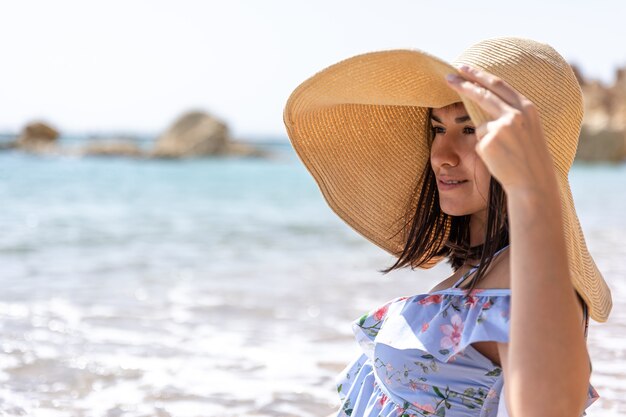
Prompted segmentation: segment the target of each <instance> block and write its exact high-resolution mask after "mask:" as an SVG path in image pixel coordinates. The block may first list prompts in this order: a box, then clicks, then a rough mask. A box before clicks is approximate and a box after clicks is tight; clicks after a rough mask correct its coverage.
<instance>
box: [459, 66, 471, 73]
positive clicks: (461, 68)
mask: <svg viewBox="0 0 626 417" xmlns="http://www.w3.org/2000/svg"><path fill="white" fill-rule="evenodd" d="M459 69H460V70H461V71H463V72H471V71H472V69H471V68H470V67H469V66H467V65H465V64H463V65H461V66H460V67H459Z"/></svg>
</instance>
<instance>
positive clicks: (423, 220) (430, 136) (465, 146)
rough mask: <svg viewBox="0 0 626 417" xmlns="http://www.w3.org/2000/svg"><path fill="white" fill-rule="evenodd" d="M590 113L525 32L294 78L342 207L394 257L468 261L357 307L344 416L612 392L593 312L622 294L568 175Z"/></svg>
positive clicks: (485, 409)
mask: <svg viewBox="0 0 626 417" xmlns="http://www.w3.org/2000/svg"><path fill="white" fill-rule="evenodd" d="M581 122H582V96H581V91H580V86H579V85H578V82H577V81H576V78H575V76H574V74H573V71H572V69H571V68H570V67H569V65H568V64H567V63H566V62H565V60H564V59H563V58H562V57H561V56H560V55H559V54H558V53H557V52H556V51H555V50H554V49H553V48H551V47H550V46H548V45H545V44H542V43H539V42H535V41H531V40H527V39H518V38H499V39H490V40H487V41H483V42H480V43H478V44H476V45H473V46H472V47H470V48H469V49H468V50H466V51H465V52H464V54H463V55H461V56H460V57H459V58H458V59H457V60H456V61H455V63H454V64H453V65H450V64H448V63H446V62H444V61H441V60H439V59H437V58H435V57H432V56H430V55H428V54H426V53H424V52H421V51H404V50H398V51H383V52H375V53H370V54H365V55H361V56H357V57H353V58H350V59H348V60H345V61H342V62H340V63H338V64H335V65H334V66H331V67H329V68H327V69H325V70H324V71H322V72H320V73H318V74H316V75H315V76H314V77H312V78H310V79H309V80H307V81H305V82H304V83H303V84H302V85H300V86H299V87H298V88H297V89H296V90H295V91H294V93H293V94H292V95H291V97H290V99H289V101H288V103H287V106H286V108H285V124H286V126H287V130H288V133H289V137H290V139H291V141H292V144H293V146H294V148H295V149H296V151H297V153H298V155H299V156H300V158H301V160H302V161H303V162H304V164H305V165H306V166H307V168H308V169H309V170H310V172H311V173H312V175H313V176H314V178H315V179H316V181H317V182H318V185H319V186H320V189H321V190H322V193H323V194H324V196H325V198H326V200H327V202H328V203H329V205H330V206H331V208H332V209H333V210H335V212H337V214H338V215H339V216H340V217H341V218H342V219H344V220H345V221H346V222H347V223H348V224H349V225H350V226H352V227H353V228H354V229H355V230H357V231H358V232H359V233H361V234H362V235H363V236H365V237H366V238H368V239H369V240H371V241H372V242H373V243H375V244H377V245H378V246H380V247H382V248H384V249H385V250H387V251H388V252H390V253H391V254H393V255H394V256H396V257H397V258H398V260H397V261H396V263H395V264H394V265H393V266H392V267H390V268H388V269H387V270H386V271H385V272H387V271H390V270H392V269H396V268H400V267H407V266H409V267H411V268H414V267H422V268H428V267H431V266H433V265H435V264H436V263H437V262H439V261H440V260H442V259H447V260H448V261H449V262H450V263H451V265H452V267H453V269H454V271H455V272H454V274H453V275H452V276H451V277H449V278H447V279H445V280H443V281H442V282H441V283H440V284H438V285H437V286H436V287H435V288H434V289H433V290H431V291H430V292H429V293H426V294H417V295H412V296H408V297H401V298H398V299H395V300H391V301H389V302H388V303H386V304H384V305H383V306H381V307H379V308H376V309H373V310H372V312H371V313H369V314H366V315H364V316H363V317H361V318H360V319H358V320H356V321H355V322H354V323H353V328H354V331H355V335H356V337H357V340H358V342H359V344H360V346H361V347H362V349H363V353H362V354H361V355H360V356H358V357H357V358H355V359H354V361H353V362H352V363H350V364H349V365H348V366H347V368H346V369H345V371H344V372H342V373H341V374H340V375H339V377H338V392H339V396H340V398H341V401H342V404H341V408H340V410H339V415H340V416H345V415H351V416H352V417H354V416H379V415H382V416H414V415H415V416H422V415H424V416H427V415H440V416H443V415H447V416H448V417H456V416H505V415H510V416H514V417H517V416H524V417H528V416H548V415H562V416H580V415H584V409H585V408H587V407H588V406H589V405H590V404H591V403H592V402H593V401H594V400H596V399H597V398H598V395H597V393H596V392H595V390H594V389H593V387H592V386H591V385H590V384H589V378H590V372H591V362H590V360H589V357H588V353H587V349H586V330H587V320H588V315H590V316H591V317H592V318H594V319H595V320H597V321H600V322H602V321H606V319H607V317H608V314H609V312H610V309H611V296H610V291H609V288H608V287H607V285H606V283H605V282H604V280H603V278H602V276H601V274H600V273H599V271H598V270H597V268H596V266H595V264H594V262H593V259H592V258H591V257H590V255H589V253H588V250H587V248H586V245H585V241H584V237H583V235H582V231H581V229H580V226H579V223H578V219H577V217H576V213H575V209H574V206H573V201H572V197H571V192H570V188H569V184H568V180H567V173H568V171H569V169H570V167H571V164H572V162H573V159H574V155H575V152H576V145H577V141H578V134H579V132H580V126H581ZM468 278H469V281H470V282H469V284H467V280H468Z"/></svg>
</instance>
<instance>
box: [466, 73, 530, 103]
mask: <svg viewBox="0 0 626 417" xmlns="http://www.w3.org/2000/svg"><path fill="white" fill-rule="evenodd" d="M459 71H460V72H461V74H462V75H463V77H464V78H465V79H467V80H469V81H473V82H475V83H477V84H479V85H481V86H483V87H485V88H487V89H488V90H491V91H492V92H493V93H495V94H496V95H498V96H500V98H502V99H503V100H504V101H505V102H506V103H507V104H509V105H510V106H511V107H514V108H516V109H521V108H522V102H523V99H524V98H525V97H524V96H522V95H521V94H520V93H519V92H518V91H517V90H515V89H514V88H513V87H511V86H510V85H509V84H508V83H507V82H506V81H504V80H503V79H502V78H500V77H498V76H496V75H493V74H491V73H488V72H485V71H481V70H479V69H477V68H472V67H470V66H467V65H462V66H461V67H459Z"/></svg>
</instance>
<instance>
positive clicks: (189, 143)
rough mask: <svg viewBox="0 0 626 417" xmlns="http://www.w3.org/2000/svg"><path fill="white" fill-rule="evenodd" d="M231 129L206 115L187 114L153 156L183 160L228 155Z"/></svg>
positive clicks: (166, 134) (164, 135)
mask: <svg viewBox="0 0 626 417" xmlns="http://www.w3.org/2000/svg"><path fill="white" fill-rule="evenodd" d="M229 141H230V139H229V136H228V128H227V127H226V124H224V123H223V122H222V121H220V120H218V119H216V118H215V117H213V116H210V115H208V114H206V113H203V112H199V111H194V112H190V113H186V114H184V115H183V116H182V117H180V118H179V119H178V120H176V122H175V123H174V124H173V125H172V126H171V127H170V128H169V129H168V130H167V131H166V132H165V133H164V134H163V135H161V137H159V139H158V140H157V142H156V145H155V148H154V151H153V154H152V156H154V157H157V158H183V157H192V156H206V155H224V154H226V153H228V148H229V146H228V144H229Z"/></svg>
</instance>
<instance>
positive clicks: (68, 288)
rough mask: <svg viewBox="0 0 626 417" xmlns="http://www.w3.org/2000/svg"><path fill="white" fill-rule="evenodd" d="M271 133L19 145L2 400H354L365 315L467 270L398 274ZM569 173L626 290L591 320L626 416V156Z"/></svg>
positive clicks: (153, 407)
mask: <svg viewBox="0 0 626 417" xmlns="http://www.w3.org/2000/svg"><path fill="white" fill-rule="evenodd" d="M72 140H73V141H74V142H75V141H76V140H77V139H76V138H74V139H72ZM72 140H70V139H67V140H66V142H67V143H70V142H71V143H74V142H72ZM257 145H258V146H261V147H263V148H264V149H265V150H267V151H268V152H270V153H271V155H272V156H271V157H270V158H264V159H252V158H237V157H228V158H205V159H189V160H136V159H129V158H114V157H109V158H107V157H77V156H36V155H30V154H25V153H21V152H17V151H3V152H0V205H1V209H0V288H1V289H2V290H1V291H0V415H6V416H33V417H39V416H41V417H53V416H55V417H56V416H78V417H81V416H94V417H96V416H98V417H100V416H102V417H126V416H157V417H168V416H181V417H187V416H188V417H195V416H211V417H231V416H259V417H270V416H285V417H291V416H294V417H295V416H298V417H313V416H326V415H328V414H330V413H332V412H333V411H334V410H336V409H337V407H338V405H339V402H338V397H337V392H336V387H335V385H334V381H335V378H336V376H337V374H338V373H339V372H340V371H341V370H342V369H343V368H344V367H345V366H346V365H347V364H348V362H349V361H350V360H352V358H354V357H355V355H357V354H358V352H359V350H358V346H357V344H356V342H355V340H354V338H353V336H352V332H351V326H350V324H351V322H352V321H353V320H355V319H356V318H357V317H359V316H361V315H362V314H363V313H365V312H367V311H370V310H371V309H373V308H374V307H376V306H379V305H381V304H382V303H384V302H386V301H388V300H390V299H392V298H394V297H398V296H403V295H413V294H418V293H423V292H427V291H429V290H430V289H431V288H432V287H433V286H434V285H435V284H436V283H438V282H439V281H441V280H443V279H444V278H446V277H448V276H449V275H450V273H451V271H450V268H449V266H448V265H447V264H443V263H442V264H440V265H437V266H436V267H435V268H432V269H429V270H415V271H411V270H407V269H404V270H400V271H394V272H392V273H389V274H387V275H384V274H382V273H381V272H380V270H381V269H383V268H385V267H388V266H390V265H391V264H392V263H393V262H392V261H393V258H392V257H391V256H390V255H389V254H387V253H386V252H384V251H383V250H381V249H379V248H378V247H376V246H375V245H373V244H371V243H370V242H369V241H367V240H366V239H365V238H363V237H361V236H360V235H359V234H357V233H356V232H355V231H353V230H352V229H351V228H350V227H349V226H348V225H346V224H345V223H344V222H343V221H342V220H341V219H339V218H338V217H337V216H336V215H335V214H334V213H333V212H332V211H331V210H330V209H329V208H328V206H327V205H326V203H325V201H324V199H323V197H322V195H321V193H320V191H319V189H318V187H317V185H316V183H315V182H314V180H313V179H312V177H311V176H310V175H309V173H308V171H306V169H305V168H304V166H303V165H302V164H301V162H300V160H299V159H298V157H297V155H296V154H295V153H294V152H293V150H292V148H291V147H290V145H289V142H288V140H287V138H281V137H277V138H263V140H261V141H257ZM570 182H571V186H572V191H573V195H574V199H575V202H576V208H577V212H578V215H579V219H580V221H581V224H582V227H583V230H584V232H585V236H586V239H587V244H588V247H589V249H590V252H591V254H592V256H593V257H594V259H595V261H596V263H597V265H598V267H599V269H600V271H601V272H602V273H603V274H604V276H605V278H606V280H607V282H608V283H609V285H610V287H611V289H612V293H613V302H614V307H613V312H612V315H611V317H610V319H609V320H608V321H607V322H605V323H596V322H595V321H593V320H592V321H591V322H590V327H589V335H588V348H589V352H590V355H591V358H592V363H593V372H592V377H591V383H592V384H593V386H594V387H595V388H596V390H597V391H598V393H599V394H600V398H599V399H598V400H597V401H596V402H595V403H594V404H593V405H592V406H591V407H589V408H588V409H587V416H589V417H600V416H601V417H613V416H623V415H626V243H625V242H624V237H625V236H626V192H624V188H625V186H626V164H594V165H587V164H579V163H576V164H575V165H574V167H573V169H572V171H571V174H570ZM538 378H541V375H538ZM554 395H559V393H556V392H555V393H554Z"/></svg>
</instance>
